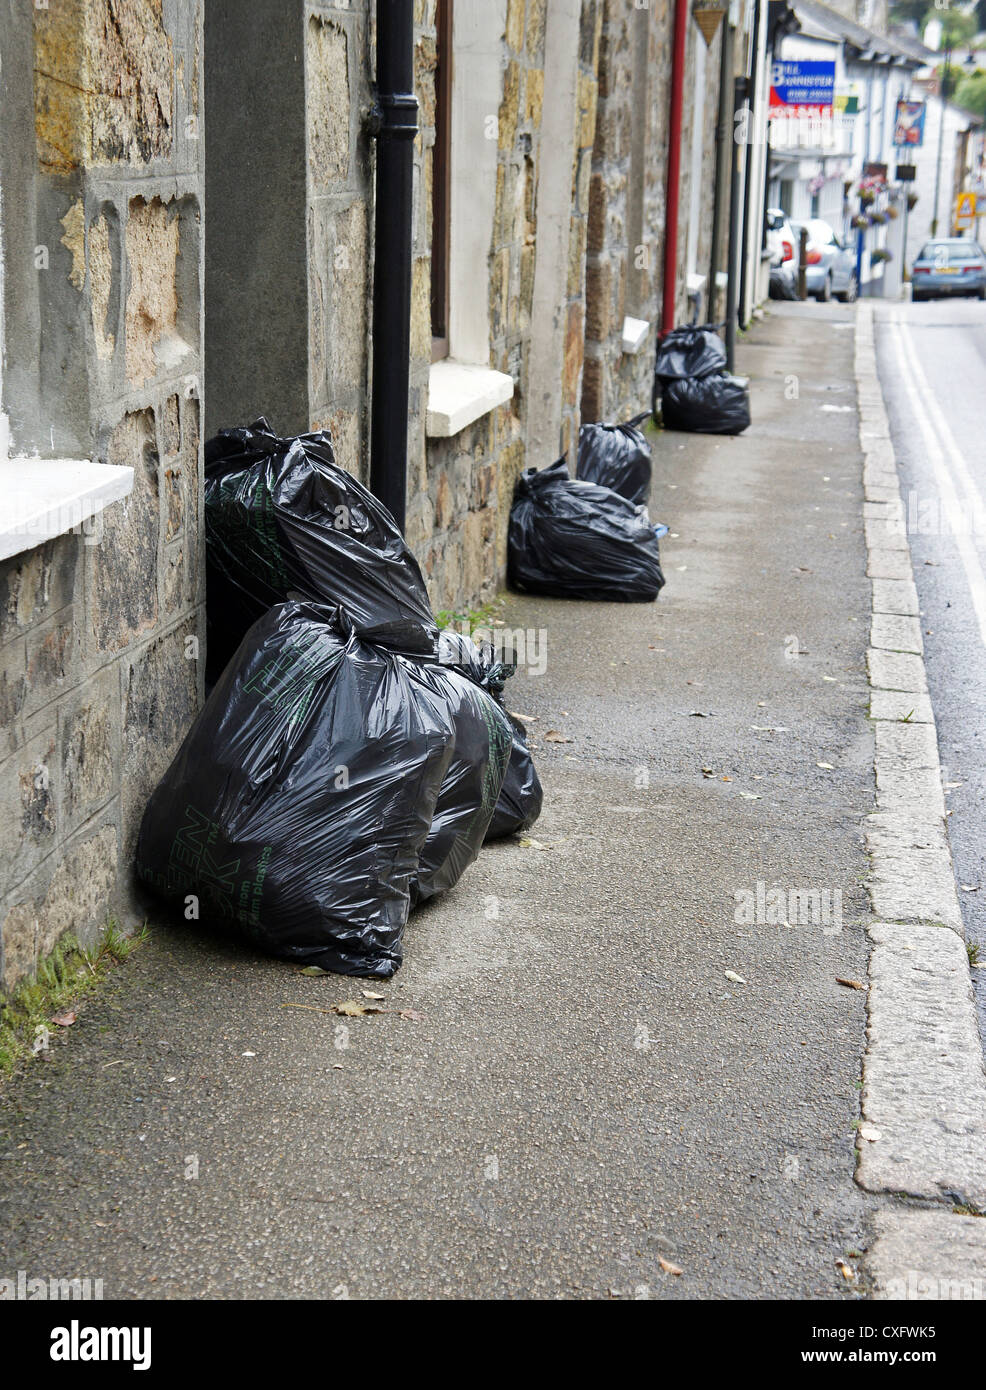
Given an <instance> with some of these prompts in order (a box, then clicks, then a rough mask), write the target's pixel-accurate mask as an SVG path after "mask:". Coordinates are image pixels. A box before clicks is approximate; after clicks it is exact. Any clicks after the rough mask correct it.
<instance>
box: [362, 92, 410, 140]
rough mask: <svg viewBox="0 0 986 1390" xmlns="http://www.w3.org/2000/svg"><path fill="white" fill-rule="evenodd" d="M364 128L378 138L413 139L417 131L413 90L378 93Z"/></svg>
mask: <svg viewBox="0 0 986 1390" xmlns="http://www.w3.org/2000/svg"><path fill="white" fill-rule="evenodd" d="M366 128H367V131H368V133H369V134H370V135H372V136H374V137H376V139H378V140H413V139H414V137H415V136H416V135H417V133H418V98H417V97H416V96H415V94H414V93H413V92H384V93H382V94H378V95H377V96H376V97H375V98H374V100H373V105H372V106H371V107H370V112H369V115H368V116H367V119H366Z"/></svg>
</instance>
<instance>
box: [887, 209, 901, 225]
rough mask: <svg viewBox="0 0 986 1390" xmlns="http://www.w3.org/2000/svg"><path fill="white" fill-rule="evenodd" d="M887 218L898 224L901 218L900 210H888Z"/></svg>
mask: <svg viewBox="0 0 986 1390" xmlns="http://www.w3.org/2000/svg"><path fill="white" fill-rule="evenodd" d="M887 216H888V217H889V218H890V220H891V222H896V220H897V218H898V217H899V216H900V209H899V208H887Z"/></svg>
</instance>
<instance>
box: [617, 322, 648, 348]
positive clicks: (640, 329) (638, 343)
mask: <svg viewBox="0 0 986 1390" xmlns="http://www.w3.org/2000/svg"><path fill="white" fill-rule="evenodd" d="M649 333H650V321H649V320H648V319H637V318H634V317H633V316H632V315H630V314H627V316H626V318H625V319H624V320H623V336H622V343H621V346H622V348H623V351H624V353H625V354H626V355H627V357H636V355H637V353H638V352H639V351H640V349H641V348H642V347H643V346H644V344H645V343H646V342H647V335H648V334H649Z"/></svg>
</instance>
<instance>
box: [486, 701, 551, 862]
mask: <svg viewBox="0 0 986 1390" xmlns="http://www.w3.org/2000/svg"><path fill="white" fill-rule="evenodd" d="M508 717H509V719H510V723H511V726H512V728H513V740H512V742H511V744H510V762H509V763H508V764H507V775H506V777H504V779H503V786H502V787H501V789H500V797H499V800H498V801H497V803H496V810H495V811H494V812H493V819H492V820H491V821H490V824H489V829H488V830H487V832H486V838H487V840H502V839H503V837H504V836H505V835H518V834H519V833H520V832H521V831H522V830H530V828H531V826H532V825H533V824H534V822H535V821H536V820H537V818H538V816H539V815H540V814H541V805H542V803H543V801H544V791H543V789H542V787H541V779H540V777H539V776H538V774H537V768H536V767H535V766H534V759H533V757H532V756H531V750H530V748H528V746H527V730H526V729H525V728H524V726H523V724H521V722H520V720H519V719H515V718H514V717H513V715H512V714H511V715H509V716H508Z"/></svg>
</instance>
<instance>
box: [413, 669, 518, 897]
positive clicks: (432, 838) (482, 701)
mask: <svg viewBox="0 0 986 1390" xmlns="http://www.w3.org/2000/svg"><path fill="white" fill-rule="evenodd" d="M440 669H441V683H442V684H443V685H444V687H445V691H446V696H447V698H448V700H449V704H450V708H451V712H452V720H453V727H454V730H455V740H454V746H453V749H452V757H451V759H450V761H449V765H448V768H447V770H446V773H445V777H444V780H443V781H442V785H441V788H440V790H439V793H438V800H437V801H436V802H435V812H434V815H433V817H432V822H431V829H430V830H429V831H428V837H427V839H426V840H425V843H424V846H423V848H422V850H421V861H420V864H419V866H418V871H417V873H416V874H415V875H414V877H413V879H412V881H411V885H410V894H411V908H412V910H413V909H414V908H415V907H417V906H418V904H419V903H422V902H426V901H427V900H428V899H429V898H433V897H435V896H436V894H438V893H444V892H447V891H448V889H450V888H452V887H453V886H454V885H455V884H456V883H457V882H458V881H459V879H460V878H461V877H462V875H463V873H464V872H465V870H466V869H467V868H468V867H469V865H470V864H471V863H472V862H473V860H474V859H475V858H476V856H477V855H478V854H479V851H480V849H481V848H482V846H483V841H484V840H485V839H486V834H487V830H488V829H489V825H490V821H491V820H492V818H493V816H494V813H495V811H496V808H497V803H498V798H499V796H500V791H501V788H502V787H503V779H504V776H505V774H506V771H507V763H508V761H509V758H510V750H511V738H512V734H513V727H512V725H511V722H510V720H509V718H508V716H507V714H506V712H505V710H503V709H502V708H501V707H500V706H499V704H497V702H496V700H495V699H494V697H493V696H492V695H491V694H490V693H489V692H488V691H486V690H484V689H483V688H482V687H481V686H479V685H477V684H476V682H475V681H473V680H470V679H469V677H468V676H464V675H462V674H461V672H459V671H456V670H452V669H450V668H449V667H445V666H443V667H442V668H440Z"/></svg>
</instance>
